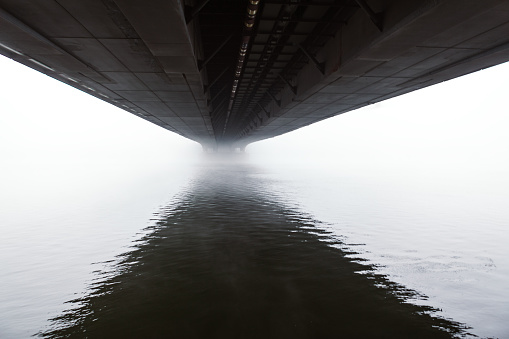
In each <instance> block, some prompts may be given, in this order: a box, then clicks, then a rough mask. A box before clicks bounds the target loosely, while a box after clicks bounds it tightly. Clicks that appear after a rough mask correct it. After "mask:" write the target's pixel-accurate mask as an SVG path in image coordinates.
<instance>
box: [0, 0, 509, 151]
mask: <svg viewBox="0 0 509 339" xmlns="http://www.w3.org/2000/svg"><path fill="white" fill-rule="evenodd" d="M507 32H509V2H508V1H507V0H483V1H468V2H465V1H464V0H447V1H446V0H443V1H439V0H434V1H432V0H420V1H407V0H301V1H298V0H265V1H264V0H260V1H258V0H200V1H191V0H186V1H179V0H153V1H151V2H150V3H147V2H144V1H141V0H86V1H85V0H68V1H63V0H47V1H19V0H0V53H2V54H4V55H6V56H8V57H10V58H12V59H14V60H16V61H18V62H21V63H23V64H25V65H27V66H29V67H31V68H34V69H36V70H38V71H40V72H43V73H45V74H47V75H49V76H51V77H53V78H56V79H58V80H60V81H63V82H65V83H67V84H69V85H70V86H73V87H76V88H78V89H80V90H82V91H84V92H87V93H89V94H90V95H93V96H95V97H97V98H99V99H101V100H104V101H106V102H108V103H110V104H113V105H115V106H117V107H119V108H121V109H123V110H125V111H127V112H129V113H132V114H135V115H137V116H139V117H140V118H143V119H145V120H148V121H151V122H153V123H155V124H157V125H159V126H161V127H163V128H166V129H168V130H170V131H172V132H175V133H178V134H180V135H182V136H184V137H186V138H189V139H192V140H195V141H197V142H199V143H201V144H202V145H204V147H207V148H216V147H217V146H226V147H240V148H244V147H245V146H246V145H247V144H249V143H252V142H255V141H258V140H262V139H266V138H271V137H274V136H277V135H280V134H283V133H287V132H290V131H292V130H295V129H297V128H300V127H303V126H306V125H309V124H312V123H314V122H317V121H320V120H323V119H326V118H329V117H332V116H335V115H338V114H342V113H345V112H348V111H351V110H354V109H356V108H360V107H363V106H365V105H369V104H372V103H375V102H379V101H382V100H385V99H388V98H391V97H394V96H398V95H401V94H404V93H408V92H411V91H414V90H417V89H420V88H423V87H426V86H430V85H433V84H436V83H438V82H441V81H445V80H448V79H452V78H455V77H458V76H461V75H464V74H467V73H471V72H474V71H477V70H480V69H483V68H486V67H490V66H493V65H496V64H499V63H502V62H505V61H508V60H509V38H508V37H509V35H508V34H507Z"/></svg>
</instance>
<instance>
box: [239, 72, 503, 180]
mask: <svg viewBox="0 0 509 339" xmlns="http://www.w3.org/2000/svg"><path fill="white" fill-rule="evenodd" d="M508 75H509V63H506V64H503V65H499V66H496V67H493V68H490V69H486V70H483V71H480V72H476V73H473V74H470V75H466V76H463V77H460V78H457V79H453V80H450V81H447V82H443V83H440V84H437V85H435V86H431V87H428V88H424V89H422V90H419V91H415V92H412V93H409V94H406V95H403V96H400V97H396V98H392V99H389V100H386V101H383V102H379V103H376V104H373V105H370V106H367V107H364V108H361V109H358V110H355V111H351V112H348V113H345V114H342V115H339V116H337V117H334V118H331V119H327V120H324V121H321V122H319V123H316V124H314V125H311V126H308V127H305V128H301V129H299V130H297V131H294V132H292V133H289V134H286V135H283V136H280V137H277V138H273V139H269V140H266V141H262V142H259V143H255V144H252V145H250V146H248V148H247V150H248V152H249V153H253V155H254V156H255V157H257V158H259V159H264V160H266V161H268V162H291V163H293V164H298V165H299V166H303V167H326V166H332V167H336V166H339V167H341V168H342V169H350V170H353V171H363V170H368V171H372V170H373V169H377V170H383V171H391V169H395V168H397V169H402V168H407V169H409V170H412V171H434V172H436V171H455V172H458V175H461V172H465V171H466V172H477V171H481V172H484V173H490V172H493V171H495V172H499V173H500V172H504V171H507V170H508V169H509V168H508V165H509V158H508V155H507V147H508V145H509V134H508V133H507V130H508V127H509V108H508V106H507V103H506V102H505V101H506V96H507V90H508V88H509V78H508Z"/></svg>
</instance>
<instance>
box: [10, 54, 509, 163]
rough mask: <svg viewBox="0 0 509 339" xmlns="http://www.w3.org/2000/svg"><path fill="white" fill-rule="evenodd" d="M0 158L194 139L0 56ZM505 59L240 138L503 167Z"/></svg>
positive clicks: (83, 158)
mask: <svg viewBox="0 0 509 339" xmlns="http://www.w3.org/2000/svg"><path fill="white" fill-rule="evenodd" d="M0 74H2V77H1V79H0V159H1V161H2V162H3V169H4V170H5V168H9V169H10V171H11V172H12V171H16V170H17V169H18V168H20V167H26V166H27V165H30V164H36V165H37V166H49V167H55V166H60V165H62V164H64V163H65V164H67V165H69V164H74V166H78V164H82V163H83V162H86V163H88V164H90V163H91V162H92V163H97V164H103V165H104V164H110V163H117V164H122V165H133V164H138V165H140V164H143V163H147V162H152V161H155V162H158V161H159V162H160V161H162V162H165V161H170V160H168V159H171V161H173V162H175V161H177V160H176V159H184V158H189V157H194V156H196V155H197V154H199V153H200V152H201V147H200V146H199V145H198V144H197V143H194V142H191V141H188V140H186V139H184V138H182V137H180V136H178V135H176V134H173V133H171V132H169V131H166V130H164V129H162V128H160V127H158V126H156V125H153V124H151V123H149V122H146V121H144V120H143V119H141V118H138V117H136V116H134V115H132V114H130V113H127V112H124V111H122V110H120V109H118V108H116V107H114V106H111V105H109V104H106V103H104V102H102V101H100V100H98V99H96V98H94V97H92V96H89V95H87V94H85V93H83V92H80V91H78V90H76V89H74V88H71V87H70V86H67V85H65V84H62V83H60V82H58V81H56V80H53V79H51V78H49V77H47V76H45V75H42V74H40V73H38V72H35V71H33V70H31V69H29V68H27V67H25V66H22V65H20V64H18V63H16V62H14V61H12V60H10V59H7V58H5V57H2V56H0ZM508 79H509V63H507V64H504V65H500V66H497V67H493V68H490V69H487V70H484V71H482V72H477V73H474V74H471V75H468V76H464V77H461V78H458V79H455V80H452V81H448V82H445V83H442V84H439V85H435V86H432V87H429V88H426V89H423V90H420V91H416V92H413V93H410V94H407V95H404V96H401V97H398V98H394V99H391V100H388V101H384V102H381V103H378V104H375V105H371V106H368V107H365V108H363V109H359V110H357V111H352V112H349V113H346V114H343V115H340V116H338V117H335V118H331V119H328V120H325V121H322V122H320V123H317V124H314V125H312V126H308V127H305V128H302V129H300V130H297V131H295V132H292V133H289V134H287V135H284V136H280V137H277V138H273V139H270V140H266V141H262V142H259V143H255V144H252V145H250V146H248V148H247V151H248V153H250V154H251V156H252V158H254V159H265V160H269V161H278V162H281V161H286V162H300V163H303V164H310V163H313V164H315V165H316V164H318V165H324V166H325V165H338V164H341V165H345V166H347V167H348V166H350V167H351V168H354V169H355V168H361V167H370V168H371V167H373V166H378V167H380V168H390V167H391V166H407V167H408V166H410V167H422V166H424V167H430V166H431V167H441V168H443V167H446V168H447V167H458V166H459V167H461V166H463V167H464V166H468V167H471V166H477V167H479V168H484V167H489V168H492V169H493V168H495V167H496V168H498V169H502V168H503V169H509V165H508V157H507V155H506V151H507V148H508V146H509V133H508V132H507V131H509V109H508V106H507V103H506V100H507V98H506V96H507V93H509V80H508Z"/></svg>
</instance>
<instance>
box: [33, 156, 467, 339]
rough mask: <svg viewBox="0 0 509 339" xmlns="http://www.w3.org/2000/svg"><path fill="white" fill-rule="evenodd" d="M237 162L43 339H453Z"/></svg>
mask: <svg viewBox="0 0 509 339" xmlns="http://www.w3.org/2000/svg"><path fill="white" fill-rule="evenodd" d="M268 186H270V185H269V183H268V182H267V181H266V179H263V177H262V176H260V175H257V173H256V171H255V170H254V169H252V168H250V167H248V166H245V165H235V166H225V165H221V164H216V165H215V167H213V168H207V171H204V173H203V175H202V176H200V177H198V179H196V180H195V181H194V182H193V184H192V185H191V187H190V188H189V189H188V190H187V191H185V192H183V193H182V195H181V196H179V197H178V199H177V200H176V201H175V202H174V203H173V204H171V206H168V207H167V208H166V209H164V210H163V211H161V213H160V220H159V221H158V222H157V223H156V225H154V226H153V227H151V229H150V230H148V232H147V235H146V236H145V237H144V238H143V239H141V240H140V241H138V242H137V243H136V244H134V245H133V248H132V249H131V251H129V252H128V253H125V254H124V255H122V256H121V257H120V258H118V262H117V263H116V264H115V265H114V269H112V270H111V272H107V273H104V272H103V273H102V274H98V276H99V277H98V279H97V281H96V282H95V283H94V284H92V285H91V286H90V290H89V293H88V294H87V295H86V296H84V297H82V298H79V299H77V300H73V301H72V302H71V303H72V305H73V307H72V308H71V309H70V310H69V311H68V312H66V313H65V314H63V315H61V316H59V317H57V318H55V319H52V326H51V328H50V329H48V330H45V331H44V332H41V333H39V335H40V336H43V337H48V338H60V337H69V336H71V337H91V338H95V337H104V338H126V337H133V338H148V337H152V338H156V337H157V338H159V337H168V338H281V337H283V338H290V337H291V338H333V337H334V338H338V337H348V338H350V337H370V338H371V337H378V338H381V337H384V338H397V337H400V338H410V337H412V338H416V337H433V338H440V337H451V336H453V335H454V334H460V335H461V334H462V333H463V331H464V329H462V326H461V325H460V324H457V323H454V322H452V321H449V320H445V319H440V318H437V317H434V316H433V310H431V309H429V308H424V307H422V306H416V305H412V304H409V303H405V300H406V299H407V298H408V297H410V296H412V297H415V293H413V292H412V291H409V290H406V289H405V288H403V287H401V286H398V285H396V284H394V283H391V282H389V281H388V280H387V279H385V278H384V277H383V276H380V275H377V274H376V273H375V272H374V271H373V267H371V266H369V265H367V264H366V263H363V262H362V261H360V260H358V259H355V258H354V256H355V253H352V252H348V251H346V250H344V249H343V250H342V249H340V248H341V247H342V246H341V242H340V241H339V240H338V239H336V238H334V237H333V236H332V235H331V234H330V233H328V232H327V231H326V230H325V228H324V227H321V225H320V223H319V222H317V221H316V220H313V218H312V217H310V216H308V215H306V214H304V213H303V212H302V211H299V210H297V209H296V208H293V207H292V206H291V205H290V204H289V203H288V202H285V201H284V199H282V198H281V197H279V196H278V194H277V192H270V190H269V189H268Z"/></svg>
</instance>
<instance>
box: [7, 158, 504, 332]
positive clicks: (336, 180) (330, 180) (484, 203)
mask: <svg viewBox="0 0 509 339" xmlns="http://www.w3.org/2000/svg"><path fill="white" fill-rule="evenodd" d="M68 179H69V182H73V183H74V182H75V180H74V179H76V178H68ZM124 179H125V178H124ZM55 180H56V179H55ZM59 180H60V179H59ZM94 181H98V183H96V186H94V187H92V188H91V187H90V186H91V185H94ZM106 182H107V183H108V184H105V183H106ZM20 185H21V184H20ZM34 185H35V183H34ZM75 185H78V184H75ZM23 187H27V186H23ZM28 187H32V186H30V185H28ZM507 187H508V185H507V183H506V182H503V181H501V180H500V179H494V178H484V179H482V178H481V179H479V180H478V181H477V182H473V181H465V178H459V177H458V175H454V176H448V175H445V174H441V175H437V176H431V175H424V174H422V175H419V174H416V173H414V174H413V175H404V174H403V173H385V174H384V173H376V174H374V173H370V174H363V173H358V172H356V173H354V172H348V171H341V170H340V169H339V168H329V169H320V170H318V169H316V168H298V167H294V166H293V167H284V166H276V165H273V166H259V165H256V164H253V161H248V160H246V159H243V160H242V159H240V160H239V159H237V160H236V161H235V162H229V161H219V160H217V159H208V160H206V161H204V162H203V163H201V164H200V165H195V166H193V167H189V168H185V169H182V170H181V171H178V170H176V169H166V170H164V171H163V170H161V171H159V172H157V173H151V175H150V176H144V175H141V174H137V175H133V176H132V177H131V178H130V180H117V181H115V175H113V174H111V173H110V174H108V175H106V174H105V173H100V172H99V173H95V174H94V175H93V176H91V177H90V178H89V181H87V182H84V183H82V184H81V186H80V185H78V186H76V187H72V189H70V190H63V191H57V192H51V191H48V190H46V191H44V187H37V189H35V188H34V189H33V192H32V193H33V196H31V195H30V189H26V192H22V193H20V194H19V196H17V198H20V199H21V200H19V201H16V200H15V199H14V200H13V199H8V200H9V202H8V203H7V202H6V204H7V205H6V204H4V206H7V207H9V208H8V211H9V212H6V213H2V220H1V222H2V233H3V237H2V240H1V244H2V246H1V247H0V258H1V262H2V279H1V281H0V337H2V338H4V337H5V338H18V337H29V336H31V335H34V334H37V335H38V336H42V337H49V338H60V337H69V336H71V337H90V338H95V337H104V338H128V337H132V338H144V337H154V338H159V337H172V338H173V337H174V338H262V337H263V338H281V337H283V338H284V337H292V338H350V337H358V338H373V337H377V338H414V337H423V338H440V337H454V336H465V337H470V336H474V335H477V336H481V337H500V338H504V337H509V326H508V325H507V324H506V319H507V318H509V297H508V296H507V295H506V286H509V267H508V263H507V259H506V258H507V255H508V254H509V250H508V249H507V246H506V245H507V243H508V241H509V238H508V236H507V232H506V229H507V224H508V221H509V213H508V212H507V208H506V206H508V205H507V203H508V202H509V198H508V195H507V193H506V188H507ZM32 188H33V187H32ZM48 188H49V187H46V189H48ZM73 190H78V191H80V192H81V194H76V195H72V194H71V193H69V192H68V191H73ZM37 192H39V193H37ZM40 192H44V193H40ZM64 192H67V193H66V194H71V195H70V196H63V197H62V195H64ZM83 192H87V194H83ZM11 198H12V196H11ZM15 198H16V197H15ZM6 201H7V200H6ZM6 211H7V210H6Z"/></svg>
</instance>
